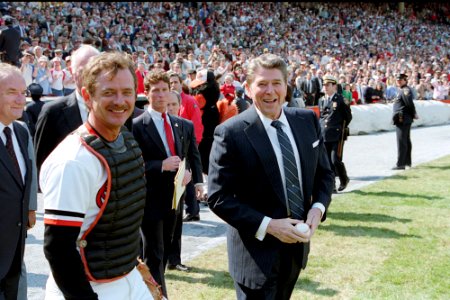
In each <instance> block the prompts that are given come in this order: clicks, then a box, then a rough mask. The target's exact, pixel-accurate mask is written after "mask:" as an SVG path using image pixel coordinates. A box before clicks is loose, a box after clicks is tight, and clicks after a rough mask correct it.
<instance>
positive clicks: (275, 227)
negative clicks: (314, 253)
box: [267, 218, 310, 244]
mask: <svg viewBox="0 0 450 300" xmlns="http://www.w3.org/2000/svg"><path fill="white" fill-rule="evenodd" d="M298 223H303V221H300V220H296V219H289V218H287V219H272V220H270V222H269V225H268V226H267V233H268V234H271V235H273V236H274V237H276V238H277V239H279V240H280V241H282V242H283V243H288V244H292V243H307V242H308V241H309V237H310V235H309V234H304V233H301V232H300V231H298V230H297V229H296V228H295V225H297V224H298Z"/></svg>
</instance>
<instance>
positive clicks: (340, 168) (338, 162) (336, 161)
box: [325, 142, 348, 182]
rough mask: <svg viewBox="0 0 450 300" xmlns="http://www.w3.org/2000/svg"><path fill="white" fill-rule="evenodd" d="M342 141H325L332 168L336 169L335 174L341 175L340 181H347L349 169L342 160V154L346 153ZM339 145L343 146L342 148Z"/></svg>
mask: <svg viewBox="0 0 450 300" xmlns="http://www.w3.org/2000/svg"><path fill="white" fill-rule="evenodd" d="M340 143H341V142H325V148H326V149H327V154H328V159H329V161H330V165H331V169H332V170H333V171H334V175H335V176H338V177H339V181H340V182H345V181H347V179H348V176H347V170H346V169H345V165H344V163H343V162H342V156H343V153H344V145H340ZM339 147H342V149H341V150H340V149H339Z"/></svg>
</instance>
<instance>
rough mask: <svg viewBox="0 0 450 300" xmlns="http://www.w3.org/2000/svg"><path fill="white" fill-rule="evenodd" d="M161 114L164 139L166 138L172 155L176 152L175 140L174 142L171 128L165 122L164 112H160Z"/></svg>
mask: <svg viewBox="0 0 450 300" xmlns="http://www.w3.org/2000/svg"><path fill="white" fill-rule="evenodd" d="M161 116H162V118H163V120H164V131H165V132H166V140H167V144H168V145H169V149H170V154H171V155H172V156H174V155H176V152H175V142H174V140H173V136H172V128H170V124H169V122H167V119H166V113H162V115H161Z"/></svg>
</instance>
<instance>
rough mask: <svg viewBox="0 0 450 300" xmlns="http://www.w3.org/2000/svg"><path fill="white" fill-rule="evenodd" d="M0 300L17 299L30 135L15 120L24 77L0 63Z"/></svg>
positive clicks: (19, 112) (28, 188)
mask: <svg viewBox="0 0 450 300" xmlns="http://www.w3.org/2000/svg"><path fill="white" fill-rule="evenodd" d="M0 86H1V87H2V93H0V139H1V143H0V174H2V180H0V241H1V244H0V300H3V299H17V291H18V284H19V278H20V272H21V265H22V260H23V252H24V248H25V237H26V230H27V228H29V227H32V226H33V224H29V223H28V222H29V207H28V205H29V199H30V193H31V181H32V174H33V167H32V162H31V160H30V156H29V154H28V147H29V143H30V135H29V133H28V131H27V130H26V129H25V128H24V127H23V126H22V125H20V124H19V123H18V122H16V121H15V120H17V119H18V118H20V117H21V116H22V113H23V109H24V106H25V91H26V85H25V80H24V79H23V77H22V74H21V72H20V70H19V69H17V68H16V67H13V66H11V65H9V64H4V63H1V64H0Z"/></svg>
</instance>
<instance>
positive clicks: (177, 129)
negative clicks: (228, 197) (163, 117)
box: [133, 111, 202, 220]
mask: <svg viewBox="0 0 450 300" xmlns="http://www.w3.org/2000/svg"><path fill="white" fill-rule="evenodd" d="M169 118H170V123H171V125H172V131H173V135H174V141H175V150H176V152H177V155H178V156H179V157H180V158H181V159H184V158H185V157H187V159H188V161H191V162H192V161H198V160H199V159H200V154H198V150H197V147H196V143H195V136H194V135H193V134H192V132H191V135H190V140H189V141H187V140H186V139H187V138H188V136H187V135H186V136H185V135H184V132H189V131H191V130H193V126H192V123H189V122H188V121H186V120H183V119H181V118H178V117H174V116H170V115H169ZM191 126H192V128H190V127H191ZM133 134H134V138H135V139H136V141H137V142H138V144H139V146H140V148H141V150H142V156H143V158H144V162H145V173H146V177H147V178H148V180H147V202H146V205H145V213H144V219H149V220H161V219H163V218H164V216H166V215H167V214H168V213H170V211H171V210H172V197H173V190H174V178H175V175H176V172H168V171H164V172H162V171H161V170H162V162H163V160H165V159H166V158H167V154H166V150H165V149H164V144H163V141H162V140H161V137H160V136H159V133H158V130H157V129H156V126H155V124H154V122H153V120H152V117H151V115H150V113H149V112H148V111H146V112H144V113H143V114H142V115H140V116H139V117H137V118H135V119H134V120H133ZM192 171H193V180H194V183H198V182H202V179H201V176H202V173H201V170H198V166H197V164H196V168H195V169H194V170H192Z"/></svg>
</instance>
